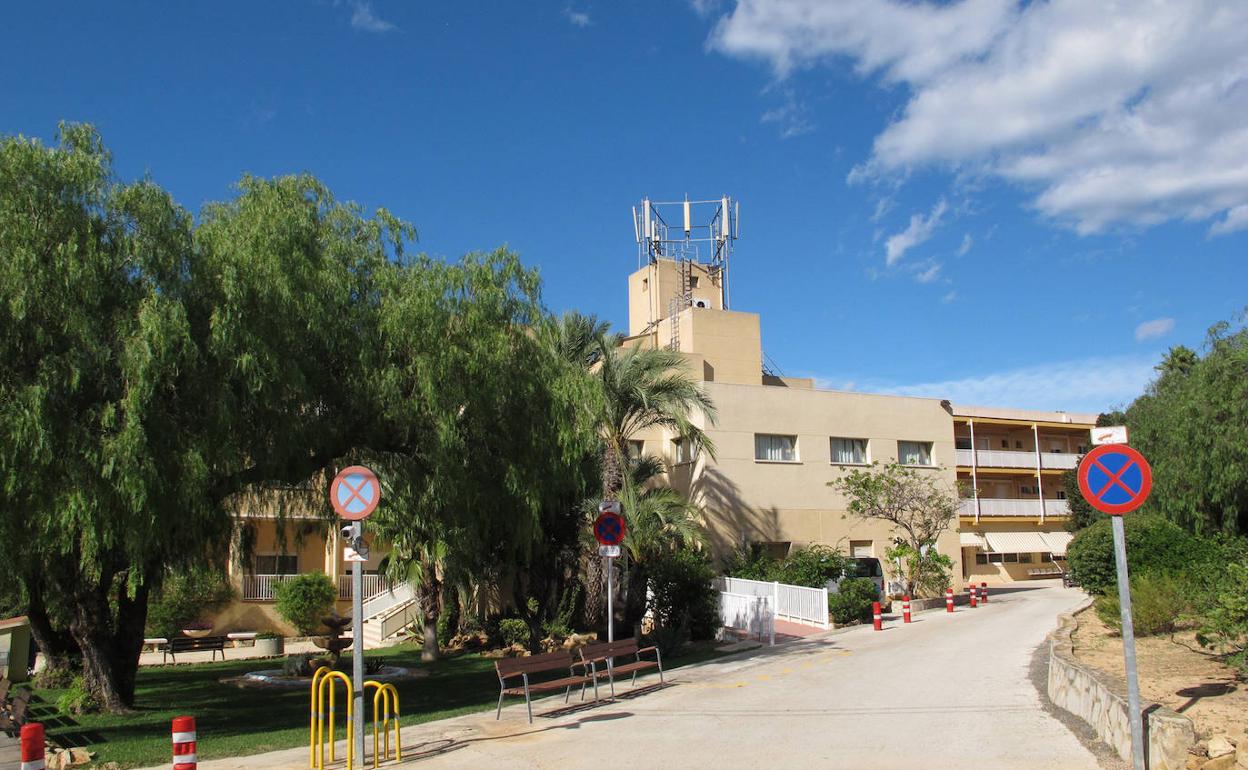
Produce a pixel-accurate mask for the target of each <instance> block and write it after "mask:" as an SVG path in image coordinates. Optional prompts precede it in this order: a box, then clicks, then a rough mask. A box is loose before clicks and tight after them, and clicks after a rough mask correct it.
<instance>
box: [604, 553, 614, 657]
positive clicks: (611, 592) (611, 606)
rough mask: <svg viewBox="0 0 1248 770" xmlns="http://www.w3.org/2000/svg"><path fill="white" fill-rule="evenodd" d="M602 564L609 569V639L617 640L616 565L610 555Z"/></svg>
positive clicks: (610, 640)
mask: <svg viewBox="0 0 1248 770" xmlns="http://www.w3.org/2000/svg"><path fill="white" fill-rule="evenodd" d="M602 566H603V568H604V569H606V571H607V641H608V642H614V641H615V576H614V575H613V574H612V573H613V572H615V565H614V564H612V563H611V558H610V557H609V556H604V557H602Z"/></svg>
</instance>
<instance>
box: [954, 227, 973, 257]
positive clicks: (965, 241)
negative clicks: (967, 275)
mask: <svg viewBox="0 0 1248 770" xmlns="http://www.w3.org/2000/svg"><path fill="white" fill-rule="evenodd" d="M974 242H975V241H974V240H973V239H972V238H971V234H970V233H967V234H965V235H963V236H962V245H961V246H959V247H958V256H959V257H962V256H966V252H968V251H970V250H971V244H973V243H974Z"/></svg>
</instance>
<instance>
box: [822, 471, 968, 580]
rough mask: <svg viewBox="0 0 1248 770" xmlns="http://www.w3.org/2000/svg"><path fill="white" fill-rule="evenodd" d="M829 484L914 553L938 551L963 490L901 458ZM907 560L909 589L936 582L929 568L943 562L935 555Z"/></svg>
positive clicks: (852, 508)
mask: <svg viewBox="0 0 1248 770" xmlns="http://www.w3.org/2000/svg"><path fill="white" fill-rule="evenodd" d="M828 486H830V487H832V488H833V489H835V490H836V491H838V492H840V493H841V494H843V495H844V496H845V497H846V499H847V500H848V501H849V505H848V510H849V514H850V515H851V516H854V517H857V518H859V519H863V520H867V521H882V522H885V523H887V524H890V525H892V527H893V530H894V531H895V532H896V533H897V536H898V539H899V540H900V543H902V544H904V545H906V546H907V547H908V548H909V549H910V551H911V552H912V553H915V554H919V553H922V552H923V551H925V550H927V549H929V548H930V549H931V550H933V551H934V550H935V548H934V546H935V544H936V539H937V538H938V537H940V535H941V533H943V532H944V531H945V530H946V529H948V528H949V526H950V525H951V524H952V523H953V522H954V521H955V520H956V518H957V515H958V503H959V499H958V494H957V490H956V489H953V488H946V487H945V486H943V485H942V484H941V483H940V482H939V481H938V477H937V476H936V475H935V474H933V473H931V472H928V471H920V470H918V469H915V468H908V467H906V466H904V465H900V464H898V463H888V464H886V465H883V466H881V465H879V464H878V463H872V464H871V467H870V468H868V469H865V470H859V469H854V470H852V471H850V472H848V473H846V474H845V475H843V476H841V477H840V478H837V479H834V480H832V481H829V482H828ZM905 564H906V575H905V579H906V593H907V594H910V595H918V594H916V589H921V588H924V587H926V586H929V585H931V583H932V581H930V580H928V577H927V572H928V570H929V568H934V567H936V566H938V565H937V564H936V563H935V562H933V561H932V560H930V559H923V558H915V559H910V560H907V561H906V562H905Z"/></svg>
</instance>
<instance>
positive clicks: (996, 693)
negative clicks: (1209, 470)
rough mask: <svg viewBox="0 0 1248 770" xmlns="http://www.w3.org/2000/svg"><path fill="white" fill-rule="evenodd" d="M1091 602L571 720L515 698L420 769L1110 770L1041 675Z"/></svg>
mask: <svg viewBox="0 0 1248 770" xmlns="http://www.w3.org/2000/svg"><path fill="white" fill-rule="evenodd" d="M1081 598H1082V594H1080V593H1079V592H1077V591H1075V590H1073V589H1062V588H1056V587H1049V588H1043V589H1038V590H1026V591H1015V592H1012V593H1008V594H1007V593H998V594H997V595H995V596H994V597H993V598H992V599H991V600H990V601H989V603H988V604H987V605H986V606H981V607H980V608H978V609H974V610H972V609H970V608H966V607H960V608H958V611H957V612H956V613H954V614H952V615H949V614H947V613H945V612H943V611H934V612H932V611H929V612H924V613H920V614H918V615H916V616H915V618H914V622H913V623H911V624H910V625H908V626H907V625H903V624H902V623H901V622H900V618H897V619H896V620H895V621H892V622H889V623H887V626H886V630H884V631H882V632H876V631H873V630H871V628H870V627H869V626H868V627H865V628H855V629H852V630H850V631H847V632H844V633H836V634H832V635H830V636H827V637H825V638H823V639H821V640H819V641H817V642H811V643H804V644H802V645H800V646H792V647H789V648H787V649H785V650H783V651H780V652H777V653H773V654H768V655H765V656H761V657H758V658H755V659H752V660H749V661H730V662H725V663H719V664H709V665H705V666H701V667H698V668H697V669H693V670H690V671H688V672H685V671H676V672H674V676H673V677H672V681H673V685H672V686H670V687H667V688H665V689H662V690H659V691H654V692H649V693H645V694H642V695H640V696H638V697H636V698H629V699H626V700H620V701H618V702H616V703H612V704H609V705H601V706H599V707H596V708H592V709H585V710H583V711H580V712H577V713H574V714H570V715H565V716H562V717H560V716H549V715H548V716H544V717H543V716H541V714H542V713H547V714H549V711H550V710H552V709H555V708H556V704H557V701H552V700H547V701H546V702H544V703H543V704H542V708H540V709H539V710H538V713H539V716H538V718H537V720H536V722H535V724H534V726H533V728H529V727H528V725H527V723H525V722H524V715H523V711H524V707H523V704H522V703H520V704H519V705H512V706H511V707H510V708H507V709H505V710H504V712H503V720H502V722H501V723H495V722H494V721H493V719H492V716H493V715H490V717H489V718H485V719H482V718H481V717H475V718H474V719H472V720H468V721H466V722H465V723H462V727H459V729H458V730H456V729H452V730H449V731H444V733H443V735H442V736H441V738H442V740H440V741H439V740H437V739H436V738H434V736H429V735H426V736H424V737H425V739H426V740H430V739H432V742H430V743H426V744H425V745H424V746H422V747H419V748H418V747H413V751H420V750H422V749H424V750H431V751H432V752H438V751H441V752H443V753H440V754H439V753H433V754H432V755H426V756H425V757H424V758H423V759H422V760H421V761H420V762H419V764H420V765H421V766H423V767H431V768H444V767H445V768H458V767H465V768H468V767H471V768H480V767H524V768H571V767H586V766H590V765H592V766H594V767H627V768H677V767H741V766H745V767H764V766H769V767H802V766H818V767H828V768H834V767H845V768H925V769H933V768H958V769H959V770H964V769H965V768H967V767H984V768H1011V769H1015V768H1033V767H1034V768H1045V770H1051V769H1052V768H1063V770H1078V769H1079V768H1096V767H1097V762H1096V760H1095V758H1094V757H1093V756H1092V754H1091V753H1090V752H1089V751H1088V750H1087V749H1086V748H1084V746H1083V745H1082V744H1081V743H1080V742H1079V740H1078V739H1077V738H1076V737H1075V736H1074V735H1073V734H1072V733H1071V732H1070V731H1069V730H1068V729H1067V728H1066V727H1064V726H1063V725H1062V724H1061V723H1060V722H1058V721H1057V720H1056V719H1054V718H1053V717H1051V716H1049V715H1048V714H1047V713H1046V712H1045V710H1044V708H1043V707H1042V705H1041V703H1040V696H1039V694H1038V693H1037V692H1036V689H1035V687H1034V686H1033V684H1032V683H1031V681H1030V680H1029V678H1028V667H1029V663H1030V661H1031V656H1032V652H1033V651H1034V650H1035V648H1036V646H1037V645H1039V644H1040V643H1041V642H1042V641H1043V640H1044V637H1045V636H1046V635H1047V634H1048V632H1049V631H1050V630H1051V629H1052V628H1053V627H1054V624H1055V619H1056V617H1057V614H1058V613H1060V612H1064V611H1067V610H1069V609H1071V608H1072V607H1074V606H1075V605H1077V604H1078V603H1079V601H1080V600H1081ZM513 703H519V702H518V701H513ZM558 705H562V704H558ZM448 727H450V725H448ZM517 730H519V732H520V734H519V735H516V734H515V733H516V732H517ZM509 734H510V735H511V737H507V736H508V735H509ZM413 738H415V736H413ZM404 743H405V744H406V743H408V740H406V736H405V740H404Z"/></svg>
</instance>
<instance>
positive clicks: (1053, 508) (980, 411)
mask: <svg viewBox="0 0 1248 770" xmlns="http://www.w3.org/2000/svg"><path fill="white" fill-rule="evenodd" d="M953 415H954V417H953V419H954V442H955V445H956V451H957V473H958V480H959V481H960V482H962V488H963V489H965V490H966V491H967V492H968V497H967V498H966V499H964V500H963V501H962V506H961V509H960V510H959V512H958V521H959V525H960V529H961V535H960V540H961V544H962V552H963V554H962V556H963V561H962V563H963V565H964V569H965V570H966V573H965V574H966V575H967V576H968V577H970V578H973V579H974V580H976V581H984V582H989V583H991V582H1006V581H1013V580H1027V579H1029V578H1044V577H1053V576H1055V575H1060V574H1061V573H1062V572H1064V571H1065V557H1066V545H1067V544H1068V543H1069V542H1070V539H1071V535H1070V534H1069V533H1068V532H1067V531H1066V530H1067V524H1068V522H1069V519H1070V506H1069V504H1068V503H1067V501H1066V490H1065V488H1064V485H1063V483H1062V476H1063V474H1065V473H1066V472H1067V471H1068V470H1071V469H1073V468H1074V467H1075V466H1076V465H1077V464H1078V462H1079V457H1080V455H1082V454H1083V453H1084V452H1086V451H1087V450H1088V447H1089V445H1090V442H1091V433H1090V431H1091V429H1092V428H1093V426H1094V425H1095V424H1096V418H1097V415H1094V414H1067V413H1066V412H1033V411H1024V410H1019V409H996V408H991V407H964V406H954V407H953Z"/></svg>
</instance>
